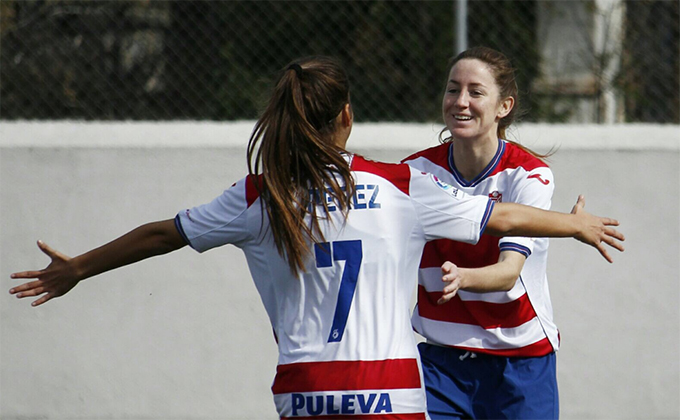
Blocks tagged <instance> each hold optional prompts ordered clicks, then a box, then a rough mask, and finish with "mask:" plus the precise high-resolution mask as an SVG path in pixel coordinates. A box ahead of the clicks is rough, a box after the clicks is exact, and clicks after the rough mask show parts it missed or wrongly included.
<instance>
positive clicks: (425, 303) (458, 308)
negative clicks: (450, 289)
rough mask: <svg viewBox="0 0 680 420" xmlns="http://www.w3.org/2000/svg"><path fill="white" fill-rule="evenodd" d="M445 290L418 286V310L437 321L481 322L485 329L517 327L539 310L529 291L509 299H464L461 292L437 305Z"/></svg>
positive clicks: (421, 314)
mask: <svg viewBox="0 0 680 420" xmlns="http://www.w3.org/2000/svg"><path fill="white" fill-rule="evenodd" d="M442 294H443V293H442V292H428V291H427V290H425V287H423V286H422V285H419V286H418V313H419V314H420V316H421V317H423V318H427V319H432V320H435V321H443V322H453V323H457V324H468V325H479V326H480V327H482V328H484V329H487V330H488V329H493V328H515V327H519V326H520V325H522V324H525V323H526V322H529V321H531V320H532V319H534V318H535V317H536V316H537V315H536V311H534V308H533V306H531V302H530V301H529V298H528V296H527V295H526V294H524V295H522V296H521V297H519V298H518V299H516V300H513V301H512V302H508V303H492V302H483V301H477V300H474V301H470V300H465V301H464V300H462V299H461V298H460V297H459V296H457V295H456V296H454V297H453V299H451V300H450V301H448V302H446V303H445V304H443V305H437V300H439V298H441V296H442Z"/></svg>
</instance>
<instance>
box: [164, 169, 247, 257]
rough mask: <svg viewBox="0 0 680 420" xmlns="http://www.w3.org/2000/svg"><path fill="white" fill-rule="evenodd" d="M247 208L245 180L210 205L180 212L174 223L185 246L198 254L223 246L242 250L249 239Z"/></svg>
mask: <svg viewBox="0 0 680 420" xmlns="http://www.w3.org/2000/svg"><path fill="white" fill-rule="evenodd" d="M248 208H249V203H248V200H247V199H246V178H244V179H242V180H240V181H238V182H237V183H235V184H234V185H233V186H232V187H231V188H229V189H227V190H226V191H224V193H222V195H220V196H219V197H217V198H215V199H214V200H213V201H211V202H210V203H207V204H203V205H200V206H197V207H193V208H190V209H186V210H183V211H180V212H179V213H178V214H177V216H176V218H175V223H176V225H177V228H178V230H179V231H180V233H181V234H182V236H184V239H185V240H186V241H187V243H188V244H189V245H190V246H191V247H192V248H194V249H195V250H197V251H198V252H204V251H207V250H209V249H211V248H215V247H218V246H222V245H226V244H233V245H236V246H239V247H242V246H243V245H244V244H245V242H246V241H248V240H249V239H251V238H252V235H251V234H250V232H249V229H248V218H247V215H246V212H247V210H248Z"/></svg>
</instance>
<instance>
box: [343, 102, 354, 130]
mask: <svg viewBox="0 0 680 420" xmlns="http://www.w3.org/2000/svg"><path fill="white" fill-rule="evenodd" d="M340 115H341V117H342V125H343V127H349V126H350V125H351V124H352V122H353V120H354V114H353V112H352V105H350V103H349V102H348V103H346V104H345V106H344V107H343V108H342V111H340Z"/></svg>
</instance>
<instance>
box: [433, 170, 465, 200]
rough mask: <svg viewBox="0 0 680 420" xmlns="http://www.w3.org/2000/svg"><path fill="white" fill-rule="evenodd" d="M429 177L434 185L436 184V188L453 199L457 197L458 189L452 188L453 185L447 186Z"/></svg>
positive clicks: (434, 177)
mask: <svg viewBox="0 0 680 420" xmlns="http://www.w3.org/2000/svg"><path fill="white" fill-rule="evenodd" d="M430 177H431V178H432V180H433V181H434V183H435V184H437V186H438V187H439V188H441V189H442V190H444V191H446V192H447V193H449V194H450V195H452V196H454V197H458V192H459V190H458V188H456V187H454V186H453V185H449V184H447V183H446V182H444V181H442V180H440V179H439V178H437V177H436V176H434V175H430Z"/></svg>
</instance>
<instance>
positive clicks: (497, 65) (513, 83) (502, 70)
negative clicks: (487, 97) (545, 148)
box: [440, 46, 554, 159]
mask: <svg viewBox="0 0 680 420" xmlns="http://www.w3.org/2000/svg"><path fill="white" fill-rule="evenodd" d="M464 59H475V60H479V61H481V62H483V63H485V64H486V65H487V66H489V69H490V70H491V74H492V75H493V77H494V80H495V81H496V85H497V86H498V90H499V92H500V98H501V99H504V98H508V97H512V98H514V99H515V104H514V106H513V107H512V109H511V110H510V112H509V113H508V115H506V116H505V117H503V118H501V120H500V121H499V122H498V130H497V131H496V135H497V136H498V138H499V139H504V140H506V141H508V142H510V143H513V144H515V145H516V146H517V147H519V148H521V149H522V150H524V151H526V152H527V153H529V154H531V155H533V156H535V157H537V158H539V159H546V158H548V157H550V156H551V155H552V154H553V153H554V152H553V151H552V150H551V151H549V152H548V153H546V154H540V153H537V152H535V151H533V150H531V149H529V148H528V147H526V146H523V145H521V144H519V143H517V142H515V141H512V140H509V139H507V134H506V129H507V128H508V127H510V125H511V124H512V123H514V122H515V121H516V120H517V119H518V118H519V116H520V115H521V114H523V112H524V111H523V109H522V108H521V107H520V102H519V89H518V87H517V80H516V78H515V69H514V68H513V67H512V63H511V62H510V60H509V59H508V58H507V57H506V56H505V55H504V54H503V53H501V52H500V51H496V50H494V49H493V48H488V47H482V46H478V47H472V48H470V49H468V50H465V51H463V52H461V53H460V54H458V55H457V56H455V57H453V58H452V59H451V61H449V65H448V69H447V71H446V74H447V79H448V74H449V73H450V72H451V69H452V68H453V66H455V65H456V63H458V62H459V61H460V60H464ZM446 130H447V129H446V128H444V129H443V130H442V132H441V133H440V138H441V137H442V136H443V134H444V132H446ZM451 140H453V138H452V137H448V138H446V139H443V140H442V142H446V141H451Z"/></svg>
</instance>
